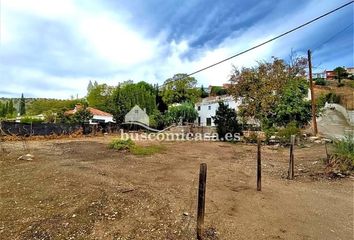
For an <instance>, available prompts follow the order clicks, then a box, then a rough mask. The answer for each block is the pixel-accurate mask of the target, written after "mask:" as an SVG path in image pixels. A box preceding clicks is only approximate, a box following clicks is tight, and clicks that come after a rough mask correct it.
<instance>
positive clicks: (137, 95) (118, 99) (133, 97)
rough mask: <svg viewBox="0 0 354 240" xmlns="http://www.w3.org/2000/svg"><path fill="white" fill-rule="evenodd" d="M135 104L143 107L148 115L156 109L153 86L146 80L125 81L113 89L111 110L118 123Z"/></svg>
mask: <svg viewBox="0 0 354 240" xmlns="http://www.w3.org/2000/svg"><path fill="white" fill-rule="evenodd" d="M135 105H138V106H139V107H141V108H142V109H145V110H146V113H147V114H148V115H150V114H152V113H153V112H154V111H155V110H156V109H157V106H156V91H155V88H154V87H153V86H152V85H150V84H148V83H146V82H139V83H136V84H135V83H131V82H125V83H123V84H121V85H118V87H116V88H115V89H114V90H113V93H112V96H111V106H112V110H111V112H112V114H113V116H114V119H115V121H116V122H117V123H118V124H119V123H122V122H123V121H124V116H125V114H127V113H128V112H129V111H130V109H132V108H133V107H134V106H135Z"/></svg>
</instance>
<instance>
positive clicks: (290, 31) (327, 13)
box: [174, 1, 354, 81]
mask: <svg viewBox="0 0 354 240" xmlns="http://www.w3.org/2000/svg"><path fill="white" fill-rule="evenodd" d="M353 2H354V1H350V2H348V3H346V4H343V5H341V6H339V7H337V8H335V9H333V10H331V11H329V12H326V13H324V14H322V15H320V16H318V17H316V18H314V19H312V20H310V21H308V22H306V23H304V24H301V25H299V26H297V27H295V28H293V29H291V30H288V31H286V32H284V33H282V34H280V35H278V36H276V37H273V38H271V39H269V40H267V41H265V42H262V43H260V44H258V45H256V46H253V47H251V48H248V49H247V50H244V51H242V52H239V53H237V54H235V55H232V56H230V57H228V58H225V59H223V60H221V61H219V62H216V63H213V64H211V65H209V66H207V67H204V68H201V69H199V70H197V71H195V72H192V73H189V74H187V76H184V77H182V78H179V79H175V80H174V81H177V80H181V79H184V78H186V77H189V76H192V75H194V74H197V73H199V72H202V71H204V70H207V69H209V68H212V67H215V66H216V65H219V64H221V63H223V62H226V61H228V60H230V59H232V58H235V57H237V56H240V55H242V54H245V53H247V52H249V51H252V50H254V49H256V48H259V47H261V46H263V45H265V44H267V43H270V42H272V41H274V40H276V39H278V38H281V37H283V36H285V35H288V34H289V33H292V32H294V31H296V30H298V29H300V28H303V27H305V26H307V25H309V24H311V23H313V22H315V21H317V20H319V19H321V18H323V17H325V16H327V15H330V14H332V13H334V12H336V11H338V10H340V9H342V8H344V7H346V6H348V5H350V4H352V3H353Z"/></svg>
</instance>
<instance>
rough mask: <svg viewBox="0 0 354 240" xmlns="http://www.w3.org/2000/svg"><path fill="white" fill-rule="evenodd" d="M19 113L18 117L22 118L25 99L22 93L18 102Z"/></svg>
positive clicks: (24, 109) (24, 110) (24, 111)
mask: <svg viewBox="0 0 354 240" xmlns="http://www.w3.org/2000/svg"><path fill="white" fill-rule="evenodd" d="M19 113H20V116H23V115H25V114H26V101H25V98H24V96H23V93H22V95H21V100H20V106H19Z"/></svg>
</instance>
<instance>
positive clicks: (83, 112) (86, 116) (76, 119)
mask: <svg viewBox="0 0 354 240" xmlns="http://www.w3.org/2000/svg"><path fill="white" fill-rule="evenodd" d="M92 117H93V115H92V114H91V112H90V111H89V110H88V109H87V108H86V107H83V108H81V109H79V110H78V111H77V112H76V113H74V115H72V116H71V123H80V124H84V123H88V122H89V121H90V119H92Z"/></svg>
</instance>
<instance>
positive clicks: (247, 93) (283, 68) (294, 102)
mask: <svg viewBox="0 0 354 240" xmlns="http://www.w3.org/2000/svg"><path fill="white" fill-rule="evenodd" d="M306 67H307V61H306V59H304V58H301V57H298V58H293V59H292V62H291V64H287V63H285V62H284V61H283V60H281V59H277V58H273V61H272V62H259V63H258V66H256V67H252V68H243V69H242V70H241V71H239V70H238V69H234V73H233V75H232V76H231V79H230V80H231V82H232V83H233V84H232V86H231V88H230V92H231V93H232V95H233V96H234V97H235V98H236V99H238V98H242V101H243V104H242V105H241V106H240V110H241V112H242V113H243V117H251V118H255V119H258V120H259V121H261V122H262V123H263V125H264V126H263V127H270V125H271V126H273V125H276V126H284V124H286V123H287V122H288V120H287V118H292V117H291V115H292V114H293V113H295V112H296V113H298V112H299V111H305V112H303V116H302V117H299V116H298V117H296V119H295V120H296V121H300V122H299V125H302V124H303V121H305V120H304V119H307V118H308V116H311V113H310V109H308V108H307V104H308V103H307V100H305V97H306V93H307V88H308V87H307V84H306V82H305V81H306V80H305V79H306V78H305V72H306V71H305V69H306ZM299 106H301V110H299V109H297V108H300V107H299Z"/></svg>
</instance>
